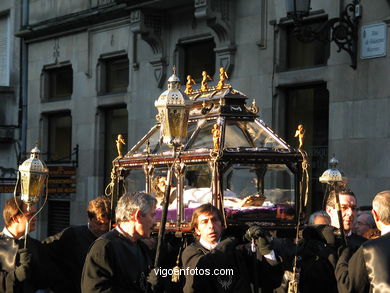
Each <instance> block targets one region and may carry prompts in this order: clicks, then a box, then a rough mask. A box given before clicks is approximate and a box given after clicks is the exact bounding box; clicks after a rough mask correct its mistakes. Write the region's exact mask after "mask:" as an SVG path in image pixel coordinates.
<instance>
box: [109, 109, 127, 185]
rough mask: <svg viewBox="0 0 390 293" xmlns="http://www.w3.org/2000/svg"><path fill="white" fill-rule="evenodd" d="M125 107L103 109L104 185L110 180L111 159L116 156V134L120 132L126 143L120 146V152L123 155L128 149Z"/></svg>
mask: <svg viewBox="0 0 390 293" xmlns="http://www.w3.org/2000/svg"><path fill="white" fill-rule="evenodd" d="M127 121H128V117H127V109H125V108H120V109H108V110H106V111H105V139H104V141H105V146H104V165H105V167H104V182H105V186H106V185H107V184H108V183H109V182H110V180H111V178H110V173H111V169H112V160H114V159H115V158H116V157H117V156H118V152H117V148H116V142H115V141H116V140H117V138H118V134H122V136H123V138H124V139H125V141H126V145H123V146H122V154H123V155H125V154H126V153H127V149H128V147H129V146H128V142H127V123H128V122H127Z"/></svg>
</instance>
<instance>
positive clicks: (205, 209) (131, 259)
mask: <svg viewBox="0 0 390 293" xmlns="http://www.w3.org/2000/svg"><path fill="white" fill-rule="evenodd" d="M336 196H337V195H336V193H335V192H331V193H330V194H329V196H328V199H327V202H326V208H325V211H320V212H317V213H315V214H313V215H312V217H311V218H310V220H309V223H308V225H307V226H306V227H305V228H304V229H303V232H302V237H301V238H300V239H299V241H298V242H296V241H294V240H293V239H281V238H277V237H275V236H271V233H270V231H267V230H265V229H263V228H261V227H259V226H257V225H252V226H250V227H249V228H248V229H247V230H246V232H245V235H244V239H240V237H233V236H231V235H229V233H227V232H226V231H227V229H226V228H227V227H225V226H224V223H225V221H224V219H223V215H222V214H221V212H220V210H218V209H217V208H215V207H214V206H213V205H211V204H203V205H201V206H200V207H198V208H197V209H196V210H195V211H194V213H193V215H192V221H191V227H192V230H193V234H194V241H192V242H188V243H187V245H183V243H184V242H182V243H181V246H185V248H184V250H181V249H179V250H178V251H179V256H180V257H181V258H178V259H177V264H180V267H181V268H182V269H183V270H180V272H183V274H181V273H180V274H179V276H180V277H181V280H182V286H181V287H179V288H180V289H178V287H174V286H169V285H168V284H169V283H171V279H170V277H171V276H167V275H163V274H161V273H159V272H161V269H162V268H155V267H153V258H154V254H155V251H154V248H155V242H154V241H150V240H149V239H150V237H151V234H152V232H153V231H154V230H155V225H156V219H155V213H156V204H157V200H156V198H155V197H154V196H152V195H149V194H147V193H143V192H134V193H128V194H124V195H123V196H121V198H120V199H119V201H118V202H117V206H116V209H115V216H114V215H112V214H111V213H110V201H109V200H108V199H107V198H106V197H98V198H96V199H94V200H92V201H91V202H90V203H89V205H88V209H87V214H88V223H87V224H86V225H81V226H72V227H69V228H66V229H65V230H63V231H62V232H60V233H58V234H56V235H53V236H50V237H49V238H47V239H45V240H44V241H42V242H40V241H38V240H36V239H33V238H31V237H29V236H27V239H25V229H26V227H29V230H30V231H33V230H34V229H35V225H36V217H35V216H34V215H35V208H34V207H32V208H31V209H29V210H27V209H26V205H25V204H24V203H23V202H22V200H21V199H20V197H16V198H15V199H14V198H12V199H10V200H8V201H7V202H6V203H5V206H4V209H3V217H4V222H5V227H4V229H3V231H2V232H1V233H0V266H1V267H0V269H1V270H0V292H9V293H19V292H54V293H56V292H60V293H65V292H76V293H77V292H83V293H94V292H135V293H137V292H140V293H141V292H142V293H145V292H185V293H187V292H201V293H206V292H213V293H217V292H258V289H259V288H261V292H301V293H305V292H327V293H329V292H330V293H332V292H341V293H344V292H362V293H363V292H375V293H377V292H378V293H379V292H390V249H389V247H390V233H388V232H390V190H386V191H382V192H380V193H378V194H376V195H375V197H374V199H373V202H372V211H371V212H364V211H363V212H361V213H359V214H357V201H356V197H355V195H354V193H353V192H352V191H350V190H347V189H345V190H341V191H340V193H339V196H338V197H339V201H340V204H339V205H338V204H337V201H336ZM340 211H341V219H340V216H339V212H340ZM112 220H115V228H113V229H111V230H110V229H109V228H110V225H109V223H110V222H111V221H112ZM28 223H29V224H28ZM341 229H342V231H343V233H340V231H341ZM376 231H380V233H379V234H378V233H376ZM25 243H26V244H27V245H26V247H25ZM163 249H164V254H165V255H170V253H169V251H170V250H172V249H173V248H172V247H170V246H169V245H165V246H163ZM175 251H176V250H175ZM175 260H176V259H175ZM221 271H222V272H225V273H221ZM184 272H187V273H184ZM189 272H191V273H189ZM226 272H230V273H228V274H227V273H226ZM173 288H175V289H173ZM292 288H293V289H294V290H296V291H291V289H292Z"/></svg>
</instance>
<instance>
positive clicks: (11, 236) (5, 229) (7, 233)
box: [3, 227, 24, 239]
mask: <svg viewBox="0 0 390 293" xmlns="http://www.w3.org/2000/svg"><path fill="white" fill-rule="evenodd" d="M3 233H4V235H6V236H8V237H9V238H13V239H16V238H15V237H14V235H12V233H11V232H10V231H9V230H8V229H7V227H4V229H3ZM18 239H24V235H23V236H22V237H20V238H18Z"/></svg>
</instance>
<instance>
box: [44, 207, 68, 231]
mask: <svg viewBox="0 0 390 293" xmlns="http://www.w3.org/2000/svg"><path fill="white" fill-rule="evenodd" d="M69 224H70V202H69V201H60V200H49V201H48V221H47V236H51V235H54V234H57V233H58V232H61V231H62V230H64V229H65V228H67V227H69Z"/></svg>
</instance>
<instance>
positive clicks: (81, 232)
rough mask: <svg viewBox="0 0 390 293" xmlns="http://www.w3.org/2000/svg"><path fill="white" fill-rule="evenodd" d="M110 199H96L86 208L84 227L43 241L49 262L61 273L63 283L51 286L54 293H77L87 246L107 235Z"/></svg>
mask: <svg viewBox="0 0 390 293" xmlns="http://www.w3.org/2000/svg"><path fill="white" fill-rule="evenodd" d="M110 206H111V203H110V199H109V198H108V197H106V196H99V197H97V198H95V199H94V200H91V201H90V202H89V204H88V208H87V214H88V223H87V224H86V225H80V226H71V227H68V228H66V229H64V230H63V231H61V232H59V233H57V234H55V235H53V236H50V237H48V238H47V239H45V240H44V241H43V243H44V244H45V246H46V248H47V249H48V250H49V253H50V258H51V259H52V260H53V262H55V263H56V264H57V266H58V267H59V269H60V270H61V277H62V278H63V281H62V282H61V283H57V284H55V288H52V290H53V291H54V292H56V293H59V292H64V293H65V292H69V293H80V292H81V288H80V283H81V273H82V270H83V266H84V260H85V257H86V256H87V253H88V249H89V247H90V246H91V244H92V243H93V242H94V241H95V240H96V239H97V238H98V237H99V236H101V235H103V234H104V233H106V232H108V230H109V223H110V219H111V212H110Z"/></svg>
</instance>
